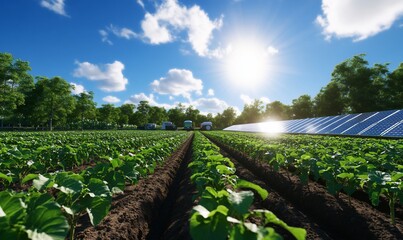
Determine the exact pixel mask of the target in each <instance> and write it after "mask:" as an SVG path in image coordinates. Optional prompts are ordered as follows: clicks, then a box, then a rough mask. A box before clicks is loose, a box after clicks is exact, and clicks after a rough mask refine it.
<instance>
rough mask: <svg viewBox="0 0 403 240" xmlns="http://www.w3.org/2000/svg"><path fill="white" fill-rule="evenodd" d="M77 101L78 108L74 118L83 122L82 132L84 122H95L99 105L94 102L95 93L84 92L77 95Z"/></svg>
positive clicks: (75, 110)
mask: <svg viewBox="0 0 403 240" xmlns="http://www.w3.org/2000/svg"><path fill="white" fill-rule="evenodd" d="M74 98H75V99H76V108H75V109H74V112H73V114H74V116H75V117H76V118H78V120H79V121H80V122H81V130H83V129H84V121H85V120H86V119H87V120H91V119H92V120H95V118H96V113H97V111H96V110H97V109H96V106H97V104H96V103H95V102H94V93H93V92H82V93H80V94H78V95H75V96H74Z"/></svg>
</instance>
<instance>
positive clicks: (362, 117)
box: [341, 112, 375, 134]
mask: <svg viewBox="0 0 403 240" xmlns="http://www.w3.org/2000/svg"><path fill="white" fill-rule="evenodd" d="M374 114H375V113H374V112H370V113H361V114H360V115H359V116H357V118H355V120H354V121H350V122H349V123H346V124H345V127H344V130H343V131H342V132H341V134H346V132H348V131H349V130H350V129H352V128H354V127H355V126H357V125H358V124H359V123H360V122H362V121H364V120H365V119H367V118H369V117H371V116H372V115H374Z"/></svg>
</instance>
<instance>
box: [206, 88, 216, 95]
mask: <svg viewBox="0 0 403 240" xmlns="http://www.w3.org/2000/svg"><path fill="white" fill-rule="evenodd" d="M207 96H214V90H213V89H211V88H210V89H209V90H208V91H207Z"/></svg>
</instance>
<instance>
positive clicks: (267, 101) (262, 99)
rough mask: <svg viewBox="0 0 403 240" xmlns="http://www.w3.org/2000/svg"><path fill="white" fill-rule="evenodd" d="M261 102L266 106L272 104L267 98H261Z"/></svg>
mask: <svg viewBox="0 0 403 240" xmlns="http://www.w3.org/2000/svg"><path fill="white" fill-rule="evenodd" d="M259 100H260V101H262V102H263V104H264V105H266V104H268V103H271V101H270V99H269V98H267V97H261V98H259Z"/></svg>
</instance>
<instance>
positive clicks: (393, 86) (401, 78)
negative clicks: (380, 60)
mask: <svg viewBox="0 0 403 240" xmlns="http://www.w3.org/2000/svg"><path fill="white" fill-rule="evenodd" d="M386 93H387V97H386V98H387V101H388V106H387V108H388V109H402V108H403V63H400V65H399V67H397V68H396V69H395V70H394V71H393V72H392V73H390V74H389V76H388V81H387V85H386Z"/></svg>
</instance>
